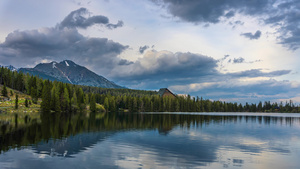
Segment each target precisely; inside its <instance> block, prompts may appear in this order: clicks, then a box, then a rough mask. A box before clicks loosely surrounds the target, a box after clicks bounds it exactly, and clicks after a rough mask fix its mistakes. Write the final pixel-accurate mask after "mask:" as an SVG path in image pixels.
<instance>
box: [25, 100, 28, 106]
mask: <svg viewBox="0 0 300 169" xmlns="http://www.w3.org/2000/svg"><path fill="white" fill-rule="evenodd" d="M25 107H29V105H28V100H27V98H26V99H25Z"/></svg>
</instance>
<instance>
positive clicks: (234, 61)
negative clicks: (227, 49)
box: [233, 57, 245, 63]
mask: <svg viewBox="0 0 300 169" xmlns="http://www.w3.org/2000/svg"><path fill="white" fill-rule="evenodd" d="M243 62H245V59H244V58H242V57H239V58H234V59H233V63H243Z"/></svg>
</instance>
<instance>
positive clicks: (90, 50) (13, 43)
mask: <svg viewBox="0 0 300 169" xmlns="http://www.w3.org/2000/svg"><path fill="white" fill-rule="evenodd" d="M86 12H87V10H86V9H85V8H80V9H79V10H76V11H73V12H71V13H70V14H69V15H68V16H67V17H66V18H65V19H64V20H63V21H62V22H61V23H59V24H58V25H57V26H55V27H51V28H40V29H34V30H25V31H18V30H17V31H14V32H12V33H10V34H8V35H7V37H6V39H5V41H4V42H3V43H0V60H1V62H2V63H5V64H12V65H16V66H18V67H24V66H34V65H35V64H36V63H37V62H40V61H42V60H44V59H47V60H57V61H61V60H63V59H70V60H73V61H75V62H76V63H79V64H82V65H88V67H89V68H90V69H93V70H98V73H99V72H101V71H103V72H102V74H108V72H109V71H110V69H112V67H115V66H116V65H120V64H121V65H126V64H130V62H129V61H126V60H124V59H123V60H122V59H120V58H119V57H118V55H119V54H121V53H122V52H123V51H124V50H126V49H127V48H128V46H126V45H122V44H120V43H118V42H114V41H112V40H109V39H107V38H90V37H86V36H83V35H82V34H80V33H79V32H78V30H77V28H87V27H88V26H91V25H93V24H96V23H104V24H105V23H106V25H107V23H108V19H105V18H106V17H98V16H97V17H96V18H98V19H95V18H93V17H89V18H88V19H86V18H82V16H81V15H82V14H83V13H86ZM72 17H73V21H74V22H73V21H72V19H70V18H72ZM74 18H75V19H74ZM99 18H104V19H103V20H101V19H99ZM96 68H97V69H96Z"/></svg>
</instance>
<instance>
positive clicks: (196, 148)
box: [0, 113, 300, 169]
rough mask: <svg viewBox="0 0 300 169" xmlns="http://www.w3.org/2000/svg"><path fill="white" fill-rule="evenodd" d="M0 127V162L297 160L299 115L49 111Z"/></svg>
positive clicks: (281, 164) (272, 164) (293, 164)
mask: <svg viewBox="0 0 300 169" xmlns="http://www.w3.org/2000/svg"><path fill="white" fill-rule="evenodd" d="M0 133H1V135H0V143H1V144H0V150H1V154H0V168H1V169H2V168H3V169H7V168H28V169H29V168H30V169H35V168H39V169H40V168H43V169H48V168H57V169H59V168H62V169H65V168H208V169H218V168H245V169H253V168H264V169H267V168H271V169H282V168H289V169H291V168H299V167H300V160H299V159H300V114H275V113H238V114H237V113H201V114H199V113H143V114H124V113H120V114H118V113H116V114H102V115H99V114H98V115H89V116H87V115H81V114H75V115H72V116H67V115H63V114H51V115H43V116H42V117H41V123H40V122H36V121H31V122H29V123H27V124H26V125H23V126H20V125H16V126H13V125H10V124H6V125H3V126H1V132H0Z"/></svg>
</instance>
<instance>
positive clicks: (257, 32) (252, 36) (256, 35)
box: [241, 30, 261, 40]
mask: <svg viewBox="0 0 300 169" xmlns="http://www.w3.org/2000/svg"><path fill="white" fill-rule="evenodd" d="M241 36H244V37H246V38H249V39H250V40H253V39H259V38H260V36H261V31H260V30H257V31H256V32H255V33H254V34H252V33H251V32H247V33H242V34H241Z"/></svg>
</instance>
